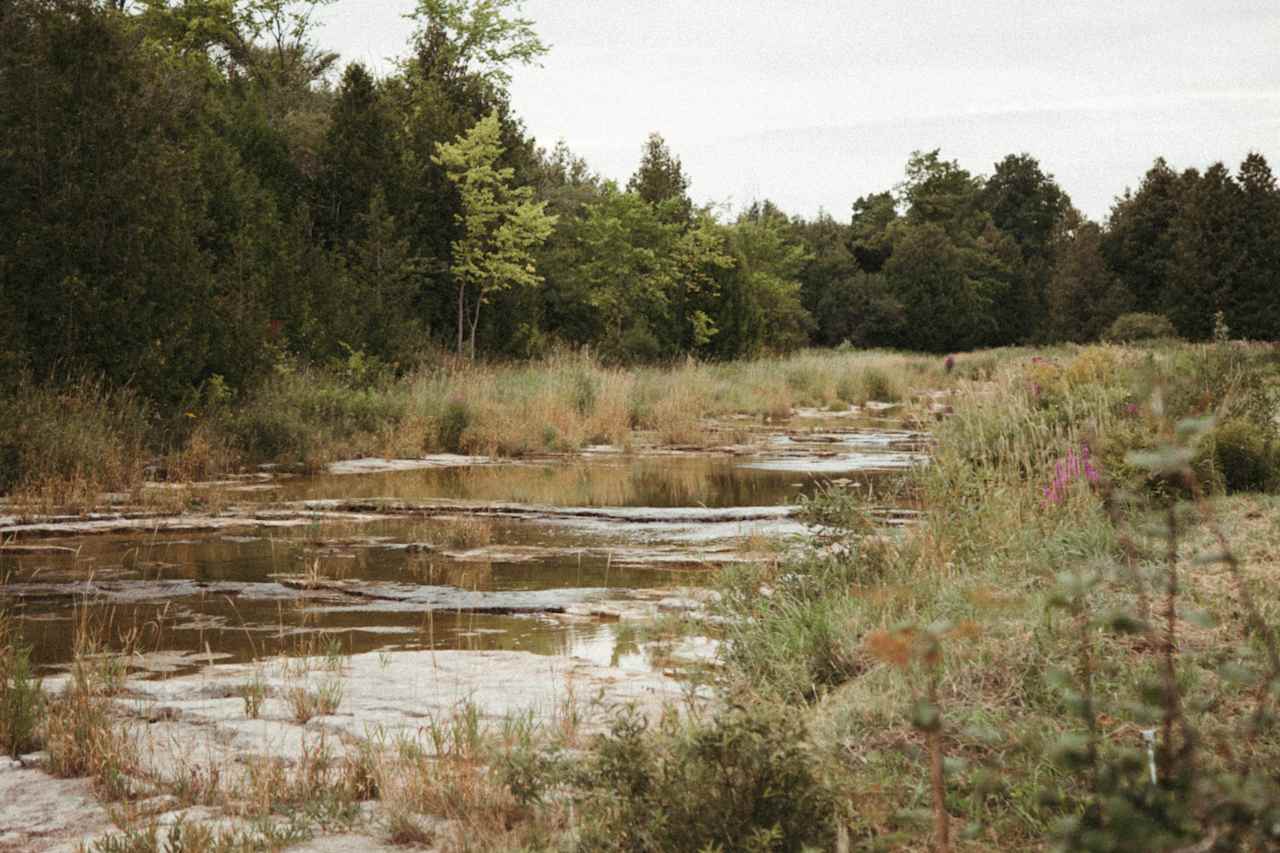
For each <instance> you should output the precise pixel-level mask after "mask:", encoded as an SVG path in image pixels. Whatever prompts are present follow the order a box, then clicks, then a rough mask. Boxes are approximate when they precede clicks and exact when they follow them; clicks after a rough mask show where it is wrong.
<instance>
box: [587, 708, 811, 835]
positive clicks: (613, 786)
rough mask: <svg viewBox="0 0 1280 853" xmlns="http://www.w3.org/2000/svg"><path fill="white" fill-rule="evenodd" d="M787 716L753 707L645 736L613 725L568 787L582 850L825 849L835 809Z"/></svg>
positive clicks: (635, 725) (803, 737)
mask: <svg viewBox="0 0 1280 853" xmlns="http://www.w3.org/2000/svg"><path fill="white" fill-rule="evenodd" d="M807 736H808V733H807V731H806V729H805V727H804V725H803V723H802V722H801V721H800V718H799V716H798V715H797V713H796V712H795V711H792V710H790V709H787V708H782V707H777V706H772V705H767V704H760V705H754V706H752V707H751V708H749V709H747V708H739V707H735V708H730V709H727V710H726V711H724V712H723V713H721V714H720V715H718V716H717V717H716V719H715V720H713V721H711V722H709V723H705V724H701V723H697V724H690V725H688V726H687V727H682V726H681V724H679V723H678V722H675V721H673V720H671V719H668V720H667V721H665V722H664V724H663V725H662V726H660V727H659V729H658V730H657V731H653V732H651V731H649V725H648V723H647V722H646V721H645V719H644V717H643V716H642V715H641V714H640V713H639V712H637V711H636V710H635V709H634V708H628V709H624V710H623V711H622V712H621V713H620V714H618V716H617V717H615V718H614V720H613V723H612V725H611V727H610V730H609V732H608V734H606V735H602V736H601V737H600V738H599V740H598V741H597V743H596V748H595V749H594V750H593V751H592V753H591V756H590V758H589V759H588V761H587V764H586V766H585V768H584V769H583V771H582V772H581V773H580V778H579V780H578V783H579V785H580V786H581V788H582V790H583V794H582V796H583V803H582V824H583V831H582V847H583V849H586V850H611V851H646V852H647V851H677V850H679V851H683V850H703V849H717V850H745V851H765V850H802V849H806V848H809V847H815V846H816V847H820V848H822V849H828V848H830V846H831V844H832V842H833V840H834V835H835V832H834V830H835V802H834V799H833V797H832V795H831V793H830V791H829V790H828V789H827V788H826V787H825V786H824V785H823V784H822V783H821V782H820V781H819V780H818V778H817V776H816V775H815V774H814V769H813V765H814V761H813V757H812V756H811V755H809V753H808V749H807V747H806V741H807Z"/></svg>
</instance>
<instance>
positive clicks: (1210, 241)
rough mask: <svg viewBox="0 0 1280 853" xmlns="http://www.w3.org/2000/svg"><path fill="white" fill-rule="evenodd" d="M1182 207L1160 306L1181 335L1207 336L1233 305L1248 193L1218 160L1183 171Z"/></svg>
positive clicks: (1175, 223)
mask: <svg viewBox="0 0 1280 853" xmlns="http://www.w3.org/2000/svg"><path fill="white" fill-rule="evenodd" d="M1180 183H1181V194H1180V199H1179V202H1180V203H1179V205H1178V209H1177V213H1176V215H1175V216H1174V218H1173V221H1172V222H1171V223H1170V228H1169V230H1170V238H1171V244H1172V253H1171V258H1170V260H1171V263H1170V264H1169V267H1168V272H1167V278H1166V281H1165V286H1164V289H1163V290H1162V292H1161V302H1160V305H1161V309H1162V312H1161V313H1163V314H1164V315H1165V316H1167V317H1168V318H1169V320H1170V321H1172V323H1173V326H1174V328H1175V329H1177V330H1178V333H1179V334H1180V335H1183V336H1184V337H1188V338H1193V339H1201V340H1203V339H1207V338H1209V337H1210V336H1211V335H1212V334H1213V327H1214V315H1215V314H1216V313H1217V312H1218V311H1222V310H1224V309H1225V308H1227V307H1228V306H1229V305H1230V302H1231V298H1232V294H1233V292H1234V290H1235V287H1236V284H1237V281H1238V279H1239V277H1240V272H1241V269H1242V264H1243V263H1244V260H1245V258H1244V253H1243V252H1242V251H1241V249H1242V246H1241V244H1240V234H1241V232H1240V226H1241V224H1242V223H1241V221H1240V218H1241V214H1242V213H1243V210H1244V205H1243V196H1242V193H1241V192H1240V187H1239V185H1238V184H1236V182H1235V179H1234V178H1233V177H1232V175H1231V171H1230V170H1229V169H1227V167H1226V166H1224V165H1223V164H1222V163H1214V164H1213V165H1212V166H1210V167H1209V168H1208V169H1206V170H1205V172H1204V173H1203V174H1201V173H1199V172H1198V171H1196V170H1194V169H1190V170H1188V171H1186V172H1185V173H1183V175H1182V177H1181V179H1180Z"/></svg>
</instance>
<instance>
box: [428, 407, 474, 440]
mask: <svg viewBox="0 0 1280 853" xmlns="http://www.w3.org/2000/svg"><path fill="white" fill-rule="evenodd" d="M470 425H471V409H470V407H468V406H467V403H466V401H465V400H459V399H454V400H450V401H449V402H448V403H447V404H445V407H444V412H443V414H441V415H440V422H439V424H438V425H437V426H436V443H437V444H439V445H440V447H441V448H443V449H444V450H445V451H447V452H448V453H461V452H462V449H463V448H462V435H463V433H465V432H466V431H467V427H469V426H470Z"/></svg>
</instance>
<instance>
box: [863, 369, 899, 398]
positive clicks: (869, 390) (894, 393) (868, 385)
mask: <svg viewBox="0 0 1280 853" xmlns="http://www.w3.org/2000/svg"><path fill="white" fill-rule="evenodd" d="M862 387H863V394H864V395H865V396H866V399H868V400H875V401H876V402H878V403H896V402H897V401H898V400H900V399H902V395H901V394H900V393H899V392H898V389H897V388H896V387H894V384H893V381H892V380H891V379H890V378H889V376H888V374H886V373H885V372H884V371H882V370H877V369H876V368H874V367H869V368H867V369H866V370H865V371H863V373H862Z"/></svg>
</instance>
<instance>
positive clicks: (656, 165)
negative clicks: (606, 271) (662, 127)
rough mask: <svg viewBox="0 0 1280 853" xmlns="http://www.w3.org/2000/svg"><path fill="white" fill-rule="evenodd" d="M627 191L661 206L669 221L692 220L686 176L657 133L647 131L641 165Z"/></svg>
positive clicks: (664, 141) (678, 160)
mask: <svg viewBox="0 0 1280 853" xmlns="http://www.w3.org/2000/svg"><path fill="white" fill-rule="evenodd" d="M627 191H628V192H633V193H635V194H636V195H638V196H640V198H642V199H644V200H645V201H647V202H649V204H652V205H657V206H663V216H664V218H665V219H666V220H667V221H669V222H676V223H680V224H682V225H687V224H688V223H690V222H691V221H692V219H693V202H692V201H690V200H689V179H688V178H687V177H685V174H684V167H682V166H681V165H680V158H679V157H676V156H674V155H673V154H672V153H671V151H670V150H669V149H668V148H667V143H666V140H664V139H663V138H662V135H661V134H659V133H651V134H649V139H648V141H646V142H645V145H644V153H643V154H642V155H641V157H640V166H639V167H638V168H637V169H636V172H635V174H634V175H632V176H631V180H629V181H627Z"/></svg>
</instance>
